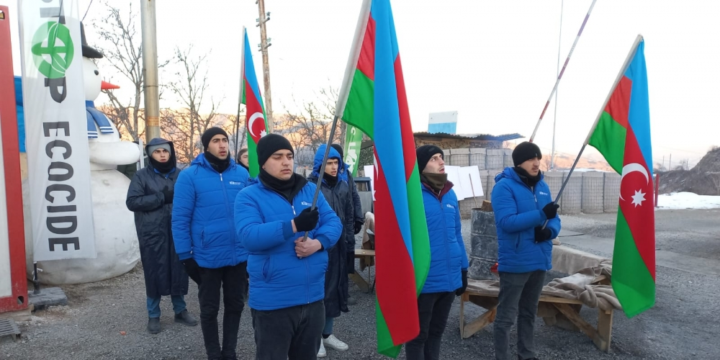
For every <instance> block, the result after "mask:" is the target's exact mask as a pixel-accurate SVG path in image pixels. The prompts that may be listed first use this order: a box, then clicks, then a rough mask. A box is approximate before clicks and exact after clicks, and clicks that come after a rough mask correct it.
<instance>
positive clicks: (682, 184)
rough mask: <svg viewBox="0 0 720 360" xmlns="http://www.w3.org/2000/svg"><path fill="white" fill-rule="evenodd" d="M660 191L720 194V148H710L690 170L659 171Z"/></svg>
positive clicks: (665, 192)
mask: <svg viewBox="0 0 720 360" xmlns="http://www.w3.org/2000/svg"><path fill="white" fill-rule="evenodd" d="M659 175H660V193H661V194H667V193H671V192H679V191H687V192H692V193H695V194H698V195H720V148H715V149H713V150H710V151H709V152H708V153H707V154H705V156H704V157H703V158H702V160H700V162H699V163H698V164H697V165H695V167H694V168H692V169H690V170H672V171H665V172H661V173H659Z"/></svg>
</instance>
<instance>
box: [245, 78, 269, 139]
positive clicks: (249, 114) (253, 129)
mask: <svg viewBox="0 0 720 360" xmlns="http://www.w3.org/2000/svg"><path fill="white" fill-rule="evenodd" d="M245 102H246V104H245V107H246V110H245V128H247V131H248V132H249V133H250V136H251V137H252V139H253V141H255V143H256V144H257V143H258V141H260V138H261V137H262V133H263V132H265V131H266V129H265V115H264V114H263V109H262V106H261V105H260V102H259V101H258V99H257V98H256V97H255V93H254V92H253V90H252V87H251V86H250V83H249V82H248V81H247V78H246V79H245ZM255 114H259V115H260V117H257V118H253V116H254V115H255ZM251 120H252V122H251Z"/></svg>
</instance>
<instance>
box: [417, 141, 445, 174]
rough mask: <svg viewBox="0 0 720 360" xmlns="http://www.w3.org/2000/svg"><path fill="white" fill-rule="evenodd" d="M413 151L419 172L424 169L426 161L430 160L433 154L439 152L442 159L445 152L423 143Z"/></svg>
mask: <svg viewBox="0 0 720 360" xmlns="http://www.w3.org/2000/svg"><path fill="white" fill-rule="evenodd" d="M415 153H416V154H417V162H418V170H420V173H421V174H422V172H423V170H425V166H426V165H427V163H428V161H430V158H431V157H433V155H435V154H440V155H442V157H443V159H445V153H444V152H443V151H442V149H441V148H439V147H437V146H435V145H423V146H421V147H419V148H417V150H415Z"/></svg>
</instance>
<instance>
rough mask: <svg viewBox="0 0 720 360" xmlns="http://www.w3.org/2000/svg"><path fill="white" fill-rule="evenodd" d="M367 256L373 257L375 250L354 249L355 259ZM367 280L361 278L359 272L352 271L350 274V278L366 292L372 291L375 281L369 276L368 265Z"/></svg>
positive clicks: (368, 269)
mask: <svg viewBox="0 0 720 360" xmlns="http://www.w3.org/2000/svg"><path fill="white" fill-rule="evenodd" d="M367 257H375V250H366V249H355V258H356V259H362V258H367ZM367 272H368V275H367V280H365V278H363V276H362V275H360V272H358V271H355V272H354V273H352V274H350V279H351V280H352V281H353V282H354V283H355V284H357V286H358V287H359V288H360V289H361V290H362V291H365V292H367V293H372V292H373V290H375V282H374V281H372V280H373V279H372V277H371V276H370V266H368V267H367ZM370 284H372V286H371V285H370Z"/></svg>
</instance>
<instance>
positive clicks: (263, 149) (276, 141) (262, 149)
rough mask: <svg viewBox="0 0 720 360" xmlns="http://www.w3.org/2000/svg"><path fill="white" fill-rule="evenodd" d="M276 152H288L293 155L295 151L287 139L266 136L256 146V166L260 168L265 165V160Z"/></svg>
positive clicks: (273, 135) (275, 135)
mask: <svg viewBox="0 0 720 360" xmlns="http://www.w3.org/2000/svg"><path fill="white" fill-rule="evenodd" d="M278 150H290V152H292V153H293V155H295V151H294V150H293V148H292V145H290V142H289V141H288V139H286V138H285V137H283V136H280V135H278V134H267V135H265V136H263V137H262V138H260V141H258V144H257V156H258V164H259V165H260V167H262V166H263V165H265V162H266V161H267V159H269V158H270V156H272V154H274V153H275V152H276V151H278Z"/></svg>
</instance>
